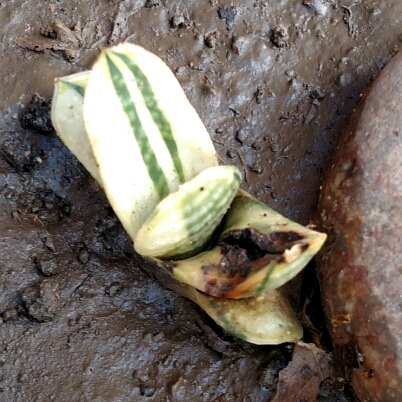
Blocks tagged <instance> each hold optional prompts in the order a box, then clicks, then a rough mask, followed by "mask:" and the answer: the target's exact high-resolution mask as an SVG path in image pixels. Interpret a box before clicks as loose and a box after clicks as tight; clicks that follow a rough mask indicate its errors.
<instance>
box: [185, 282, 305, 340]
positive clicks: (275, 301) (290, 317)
mask: <svg viewBox="0 0 402 402" xmlns="http://www.w3.org/2000/svg"><path fill="white" fill-rule="evenodd" d="M182 293H183V295H184V296H186V297H188V298H189V299H191V300H193V301H194V302H195V303H196V304H198V305H199V306H200V307H201V308H202V309H203V310H204V311H205V312H206V313H207V314H208V315H209V316H210V317H211V318H212V319H213V320H214V321H215V322H216V323H217V324H218V325H220V326H221V327H222V328H223V329H225V330H226V331H228V332H229V333H231V334H232V335H235V336H237V337H238V338H240V339H243V340H245V341H247V342H250V343H254V344H256V345H278V344H280V343H284V342H297V341H298V340H299V339H300V338H301V337H302V336H303V328H302V326H301V325H300V322H299V320H298V319H297V317H296V314H295V313H294V311H293V309H292V307H291V306H290V304H289V301H288V299H287V298H286V296H285V295H284V294H283V293H282V291H281V290H280V289H274V290H270V291H269V292H264V293H262V294H260V295H258V296H255V297H248V298H243V299H222V298H218V297H213V296H208V295H206V294H204V293H201V292H199V291H197V290H196V289H194V288H192V287H188V288H187V289H186V291H182Z"/></svg>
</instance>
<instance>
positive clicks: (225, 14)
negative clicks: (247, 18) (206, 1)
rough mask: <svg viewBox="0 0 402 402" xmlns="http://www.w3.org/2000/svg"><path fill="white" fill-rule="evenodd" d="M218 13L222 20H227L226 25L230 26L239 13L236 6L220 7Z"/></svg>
mask: <svg viewBox="0 0 402 402" xmlns="http://www.w3.org/2000/svg"><path fill="white" fill-rule="evenodd" d="M218 15H219V18H220V19H221V20H225V21H226V25H227V26H228V27H230V26H231V25H232V24H233V23H234V22H235V19H236V17H237V15H238V12H237V8H236V7H235V6H232V7H228V8H220V9H219V10H218Z"/></svg>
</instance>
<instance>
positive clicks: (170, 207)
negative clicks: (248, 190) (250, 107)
mask: <svg viewBox="0 0 402 402" xmlns="http://www.w3.org/2000/svg"><path fill="white" fill-rule="evenodd" d="M240 181H241V174H240V171H239V169H238V168H237V167H235V166H214V167H211V168H209V169H206V170H204V171H202V172H201V173H200V174H199V175H198V176H196V177H195V178H194V179H192V180H190V181H188V182H187V183H185V184H183V185H181V186H180V187H179V190H178V191H176V192H175V193H172V194H170V195H169V196H167V197H166V198H165V199H163V200H162V201H161V202H160V203H159V204H158V205H157V206H156V208H155V210H154V211H153V212H152V213H151V215H150V216H149V217H148V218H147V220H146V221H145V222H144V224H143V225H142V226H141V228H140V230H139V231H138V233H137V236H136V238H135V240H134V247H135V250H136V251H137V253H138V254H140V255H142V256H146V257H148V256H152V257H157V258H160V259H173V260H177V259H182V258H187V257H190V256H192V255H194V254H197V253H198V252H200V251H201V250H202V249H203V248H204V247H205V246H206V244H207V243H208V242H209V241H210V239H211V236H212V235H213V234H214V232H215V230H216V228H217V227H218V225H219V223H220V222H221V220H222V218H223V216H224V214H225V213H226V211H227V210H228V208H229V207H230V204H231V203H232V201H233V198H234V197H235V195H236V193H237V190H238V188H239V185H240Z"/></svg>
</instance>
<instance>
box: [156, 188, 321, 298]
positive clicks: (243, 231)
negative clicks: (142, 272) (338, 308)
mask: <svg viewBox="0 0 402 402" xmlns="http://www.w3.org/2000/svg"><path fill="white" fill-rule="evenodd" d="M325 239H326V234H324V233H319V232H316V231H313V230H311V229H308V228H306V227H304V226H301V225H299V224H297V223H295V222H292V221H290V220H289V219H287V218H285V217H284V216H282V215H280V214H279V213H278V212H276V211H274V210H272V209H271V208H269V207H267V206H266V205H264V204H262V203H261V202H259V201H257V200H256V199H255V198H252V197H251V196H250V195H248V194H247V193H245V192H244V191H240V192H239V193H238V195H237V196H236V198H235V199H234V201H233V203H232V205H231V207H230V209H229V211H228V212H227V214H226V217H225V220H224V223H223V230H222V233H221V235H220V237H219V240H218V242H217V244H216V246H215V247H213V248H212V249H211V250H208V251H205V252H203V253H200V254H198V255H196V256H194V257H192V258H188V259H185V260H180V261H165V262H163V268H165V269H166V270H168V271H169V272H171V274H172V276H173V277H174V278H176V279H177V280H179V281H180V282H183V283H186V284H188V285H190V286H193V287H195V288H196V289H198V290H200V291H202V292H204V293H207V294H209V295H211V296H215V297H224V298H233V299H237V298H243V297H252V296H256V295H259V294H261V293H263V292H266V291H269V290H273V289H276V288H278V287H280V286H282V285H283V284H285V283H286V282H287V281H289V280H290V279H292V278H293V277H295V276H296V275H297V274H298V273H299V272H300V271H301V270H302V269H303V268H304V267H305V266H306V264H307V263H308V262H309V261H310V260H311V258H312V257H313V256H314V255H315V254H316V253H317V251H318V250H319V249H320V247H321V246H322V244H323V243H324V241H325ZM159 265H160V264H159Z"/></svg>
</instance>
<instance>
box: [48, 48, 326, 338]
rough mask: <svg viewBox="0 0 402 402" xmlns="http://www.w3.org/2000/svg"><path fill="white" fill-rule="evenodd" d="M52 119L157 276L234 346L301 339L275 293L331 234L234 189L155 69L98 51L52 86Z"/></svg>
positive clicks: (151, 61)
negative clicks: (89, 63) (84, 67)
mask: <svg viewBox="0 0 402 402" xmlns="http://www.w3.org/2000/svg"><path fill="white" fill-rule="evenodd" d="M52 121H53V124H54V127H55V129H56V131H57V133H58V135H59V136H60V137H61V139H62V140H63V141H64V143H65V144H66V146H67V147H68V148H69V149H70V150H71V151H72V152H73V153H74V154H75V155H76V157H77V158H78V160H79V161H80V162H81V163H82V164H83V165H84V166H85V167H86V169H87V170H88V171H89V172H90V174H91V175H92V176H93V177H94V179H95V180H97V181H98V182H99V184H100V185H101V186H102V188H103V189H104V191H105V193H106V195H107V197H108V199H109V201H110V203H111V205H112V207H113V209H114V210H115V212H116V215H117V216H118V218H119V219H120V221H121V223H122V225H123V226H124V228H125V230H126V231H127V233H128V234H129V236H130V237H131V239H132V240H133V242H134V247H135V250H136V251H137V252H138V253H139V254H141V255H142V256H143V257H144V258H145V259H147V260H148V261H150V262H152V263H153V264H154V266H157V267H159V270H158V271H157V274H156V276H157V277H158V279H160V280H161V281H162V282H164V283H165V284H166V285H167V286H168V287H170V288H171V289H174V290H175V291H177V292H179V293H180V294H182V295H184V296H185V297H187V298H189V299H191V300H193V301H194V302H195V303H197V304H198V305H199V306H200V307H201V308H202V309H204V311H206V312H207V313H208V314H209V315H210V316H211V317H212V318H213V319H214V320H215V321H216V322H217V323H218V324H219V325H221V326H222V327H223V328H224V329H226V330H227V331H228V332H230V333H232V334H233V335H235V336H237V337H239V338H241V339H244V340H247V341H249V342H252V343H256V344H277V343H282V342H292V341H296V340H298V339H299V338H300V337H301V336H302V328H301V325H300V323H299V322H298V320H297V318H296V316H295V313H294V312H293V310H292V309H291V307H290V304H289V302H288V300H287V299H286V297H285V295H284V293H283V291H282V290H281V289H280V287H281V286H282V285H283V284H284V283H285V282H287V281H288V280H290V279H292V278H293V277H294V276H295V275H297V273H299V272H300V271H301V270H302V269H303V268H304V266H305V265H306V264H307V263H308V261H309V260H310V259H311V258H312V257H313V256H314V255H315V253H316V252H317V251H318V250H319V249H320V247H321V246H322V244H323V243H324V241H325V239H326V235H325V234H323V233H318V232H315V231H313V230H310V229H308V228H305V227H303V226H301V225H298V224H297V223H295V222H292V221H290V220H288V219H287V218H285V217H283V216H282V215H280V214H279V213H277V212H275V211H274V210H272V209H271V208H269V207H267V206H266V205H264V204H262V203H261V202H259V201H258V200H256V199H255V198H253V197H252V196H250V195H249V194H247V193H246V192H245V191H243V190H241V189H239V186H240V184H241V175H240V172H239V170H238V169H237V168H236V167H234V166H219V165H218V158H217V154H216V151H215V149H214V147H213V144H212V141H211V138H210V137H209V135H208V132H207V131H206V129H205V127H204V125H203V123H202V122H201V120H200V118H199V117H198V115H197V113H196V111H195V110H194V108H193V107H192V106H191V104H190V103H189V101H188V100H187V98H186V96H185V94H184V92H183V90H182V88H181V87H180V84H179V83H178V81H177V80H176V78H175V76H174V75H173V73H172V72H171V71H170V69H169V68H168V67H167V66H166V65H165V64H164V63H163V61H162V60H160V59H159V58H158V57H157V56H155V55H154V54H152V53H150V52H148V51H146V50H145V49H143V48H141V47H139V46H135V45H132V44H122V45H119V46H116V47H113V48H109V49H105V50H103V51H102V53H101V55H100V57H99V59H98V60H97V62H96V63H95V65H94V66H93V69H92V70H91V71H87V72H84V73H79V74H75V75H72V76H68V77H63V78H58V79H56V83H55V93H54V97H53V104H52Z"/></svg>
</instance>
